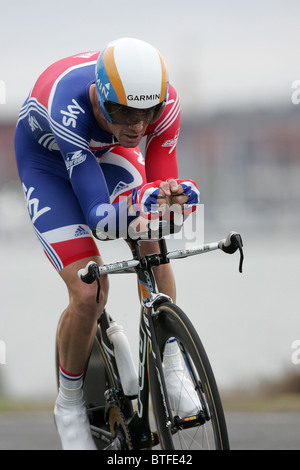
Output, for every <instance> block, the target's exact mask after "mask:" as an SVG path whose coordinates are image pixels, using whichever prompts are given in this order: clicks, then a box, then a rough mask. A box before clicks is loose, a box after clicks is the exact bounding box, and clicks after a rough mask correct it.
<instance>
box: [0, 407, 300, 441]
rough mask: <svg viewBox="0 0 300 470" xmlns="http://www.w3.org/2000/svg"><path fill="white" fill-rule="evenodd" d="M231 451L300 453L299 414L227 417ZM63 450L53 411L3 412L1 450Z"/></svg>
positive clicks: (235, 413) (0, 414)
mask: <svg viewBox="0 0 300 470" xmlns="http://www.w3.org/2000/svg"><path fill="white" fill-rule="evenodd" d="M226 416H227V424H228V432H229V436H230V442H231V449H232V450H300V413H287V412H278V413H271V412H270V413H258V412H252V413H248V412H230V413H227V414H226ZM59 449H61V446H60V442H59V438H58V435H57V433H56V429H55V425H54V421H53V417H52V414H51V412H48V411H26V412H25V411H24V412H1V413H0V450H59Z"/></svg>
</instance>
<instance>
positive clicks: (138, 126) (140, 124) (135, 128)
mask: <svg viewBox="0 0 300 470" xmlns="http://www.w3.org/2000/svg"><path fill="white" fill-rule="evenodd" d="M145 124H146V122H145V121H144V120H143V119H141V120H139V121H137V122H135V123H132V124H129V126H128V128H129V129H132V130H133V131H135V132H137V133H139V132H141V131H142V130H143V128H144V126H145Z"/></svg>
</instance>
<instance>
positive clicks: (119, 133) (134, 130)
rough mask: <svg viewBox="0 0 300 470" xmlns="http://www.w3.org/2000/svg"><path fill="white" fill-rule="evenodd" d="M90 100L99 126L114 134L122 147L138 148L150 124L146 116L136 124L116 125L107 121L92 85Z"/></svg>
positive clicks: (94, 87)
mask: <svg viewBox="0 0 300 470" xmlns="http://www.w3.org/2000/svg"><path fill="white" fill-rule="evenodd" d="M90 99H91V103H92V106H93V111H94V115H95V118H96V120H97V122H98V124H99V126H100V127H101V128H102V129H104V130H105V131H107V132H110V133H111V134H113V135H114V136H115V137H116V139H117V140H118V141H119V142H120V145H122V147H126V148H134V147H137V146H138V145H139V143H140V141H141V139H142V138H143V136H144V134H145V132H146V129H147V125H148V123H147V122H146V116H141V119H137V120H136V121H134V124H131V125H130V124H116V123H114V124H113V123H111V122H109V121H108V120H107V119H105V117H104V115H103V113H102V111H101V109H100V106H99V103H98V99H97V93H96V86H95V84H92V85H91V87H90Z"/></svg>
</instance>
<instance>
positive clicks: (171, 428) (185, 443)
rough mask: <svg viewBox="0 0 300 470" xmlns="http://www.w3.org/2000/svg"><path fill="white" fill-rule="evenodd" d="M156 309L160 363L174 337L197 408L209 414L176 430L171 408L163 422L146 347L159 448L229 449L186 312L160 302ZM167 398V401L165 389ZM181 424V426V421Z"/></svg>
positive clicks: (213, 387)
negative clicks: (193, 390) (167, 345)
mask: <svg viewBox="0 0 300 470" xmlns="http://www.w3.org/2000/svg"><path fill="white" fill-rule="evenodd" d="M156 312H157V315H155V316H154V317H153V324H154V329H155V334H156V340H157V344H158V347H159V352H160V358H161V360H162V363H163V362H164V355H163V352H164V347H165V344H166V342H167V341H168V339H169V338H170V337H173V338H175V339H176V340H177V343H178V345H179V346H180V350H181V351H182V353H183V356H184V361H185V363H186V364H187V368H186V370H188V372H189V374H188V375H189V377H192V379H193V380H194V383H196V384H197V387H198V388H197V393H198V396H199V398H200V402H201V405H202V406H201V409H202V410H203V413H204V411H205V414H206V416H209V418H210V419H209V420H207V421H206V420H205V424H203V423H202V424H198V425H197V426H193V427H192V426H191V427H188V428H185V429H182V430H180V429H179V428H180V426H181V425H180V426H179V425H178V418H174V417H175V415H176V411H173V416H172V419H171V422H172V425H171V423H170V422H169V423H168V422H167V417H166V412H165V401H164V398H163V395H162V392H161V384H160V383H159V380H158V378H157V373H156V371H155V362H154V359H153V356H152V354H151V351H150V348H148V366H149V388H150V394H151V399H152V404H153V413H154V418H155V422H156V429H157V434H158V438H159V441H160V445H161V447H162V449H163V450H202V449H204V448H205V449H206V448H207V449H208V450H229V448H230V446H229V440H228V434H227V427H226V421H225V416H224V411H223V407H222V403H221V399H220V395H219V391H218V387H217V384H216V381H215V378H214V374H213V371H212V368H211V365H210V362H209V360H208V357H207V354H206V352H205V350H204V347H203V345H202V342H201V340H200V338H199V336H198V334H197V332H196V330H195V328H194V327H193V325H192V323H191V321H190V320H189V318H188V317H187V315H186V314H185V313H184V312H183V311H182V310H181V309H180V308H179V307H178V306H177V305H175V304H172V303H167V302H166V303H163V304H161V305H160V306H159V307H158V308H157V311H156ZM163 367H164V366H163ZM188 368H190V370H189V369H188ZM167 400H168V401H169V404H170V399H169V396H168V391H167ZM170 408H171V404H170ZM198 416H199V415H198ZM189 419H190V423H192V422H193V423H196V422H197V421H196V420H195V419H192V418H186V424H187V425H188V426H189V423H188V420H189ZM176 420H177V423H176ZM203 421H204V420H203ZM174 422H175V423H174ZM183 425H184V426H185V423H183V424H182V426H183ZM191 431H192V433H193V442H190V440H189V439H190V437H189V434H190V432H191ZM181 434H182V435H181ZM196 436H197V437H196ZM204 438H205V439H204Z"/></svg>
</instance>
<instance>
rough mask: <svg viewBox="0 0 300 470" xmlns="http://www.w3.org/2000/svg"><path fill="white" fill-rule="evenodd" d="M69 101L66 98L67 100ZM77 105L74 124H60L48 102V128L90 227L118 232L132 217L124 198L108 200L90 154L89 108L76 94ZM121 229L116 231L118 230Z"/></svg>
mask: <svg viewBox="0 0 300 470" xmlns="http://www.w3.org/2000/svg"><path fill="white" fill-rule="evenodd" d="M69 101H70V100H69ZM76 102H77V103H78V105H79V106H80V107H81V108H82V109H83V110H84V112H81V113H79V114H78V116H77V120H76V127H75V129H74V128H73V129H72V127H66V126H64V124H63V121H62V116H61V113H60V110H61V109H62V108H63V106H62V104H61V102H60V103H59V105H58V106H55V103H54V104H53V106H52V116H51V123H52V132H53V135H54V138H55V140H56V142H57V144H58V146H59V149H60V152H61V154H62V156H63V158H64V161H65V164H66V168H67V171H68V175H69V178H70V182H71V184H72V187H73V190H74V192H75V194H76V196H77V198H78V201H79V203H80V206H81V208H82V211H83V213H84V216H85V218H86V221H87V224H88V225H89V227H90V229H91V230H92V231H95V229H96V228H98V229H100V230H101V228H102V227H101V224H102V221H103V227H107V225H108V226H109V227H111V228H112V231H111V233H110V236H111V238H116V237H118V236H122V234H123V232H124V231H125V232H126V229H127V226H128V225H129V224H130V222H131V221H132V220H133V219H134V218H135V217H133V216H132V215H128V210H127V201H126V200H125V201H121V202H120V203H114V204H110V198H109V191H108V188H107V184H106V180H105V177H104V174H103V172H102V169H101V167H100V166H99V164H98V162H97V160H96V158H95V156H94V154H93V153H92V152H91V151H90V149H89V139H90V131H89V122H90V120H91V119H92V116H91V114H90V113H91V111H90V110H89V108H88V107H87V106H86V105H85V104H84V102H81V101H80V100H79V98H76ZM120 231H121V232H122V234H120V233H119V232H120Z"/></svg>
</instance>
